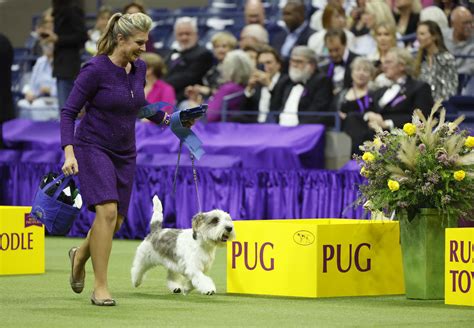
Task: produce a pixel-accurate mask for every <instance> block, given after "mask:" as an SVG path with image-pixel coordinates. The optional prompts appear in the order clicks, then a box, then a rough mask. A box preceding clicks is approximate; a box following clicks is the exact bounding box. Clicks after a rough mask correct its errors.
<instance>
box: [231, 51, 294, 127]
mask: <svg viewBox="0 0 474 328" xmlns="http://www.w3.org/2000/svg"><path fill="white" fill-rule="evenodd" d="M257 60H258V65H259V66H260V67H259V69H257V70H254V72H253V73H252V75H251V76H250V79H249V82H248V84H247V87H246V88H245V100H244V103H243V105H242V109H243V110H245V111H256V112H257V113H258V115H244V116H242V117H241V118H240V120H239V121H240V122H246V123H248V122H250V123H254V122H258V123H265V122H266V121H267V119H268V117H267V116H268V112H269V111H278V110H280V108H278V107H277V106H278V104H277V103H276V102H277V98H278V95H280V94H281V93H282V91H283V88H284V87H285V86H286V84H287V83H288V75H286V74H282V73H280V71H281V64H282V63H281V58H280V56H279V55H278V53H277V52H276V50H275V49H273V48H272V47H270V46H268V47H264V48H262V50H261V51H260V53H259V55H258V58H257ZM234 121H236V119H234Z"/></svg>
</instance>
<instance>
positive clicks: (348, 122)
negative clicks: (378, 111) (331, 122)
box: [336, 57, 375, 153]
mask: <svg viewBox="0 0 474 328" xmlns="http://www.w3.org/2000/svg"><path fill="white" fill-rule="evenodd" d="M374 73H375V67H374V65H373V64H372V62H371V61H370V60H368V59H366V58H363V57H357V58H356V59H354V61H353V62H352V63H351V75H352V87H351V88H349V89H344V90H342V91H341V93H339V95H338V99H337V100H336V106H337V110H338V112H339V117H340V118H341V120H342V130H343V131H344V132H346V133H347V134H348V135H349V136H350V137H351V140H352V153H359V145H361V144H362V143H363V142H364V141H365V140H368V139H371V138H372V136H373V132H372V131H371V130H369V129H368V128H367V123H365V121H364V120H363V119H362V118H363V116H364V114H365V113H366V112H369V111H373V110H374V104H373V99H372V94H371V93H369V82H370V80H371V79H372V77H373V76H374Z"/></svg>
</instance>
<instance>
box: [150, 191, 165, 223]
mask: <svg viewBox="0 0 474 328" xmlns="http://www.w3.org/2000/svg"><path fill="white" fill-rule="evenodd" d="M162 223H163V206H162V205H161V201H160V199H159V198H158V196H157V195H155V196H153V215H152V216H151V221H150V232H154V231H156V230H159V229H161V224H162Z"/></svg>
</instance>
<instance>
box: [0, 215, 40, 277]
mask: <svg viewBox="0 0 474 328" xmlns="http://www.w3.org/2000/svg"><path fill="white" fill-rule="evenodd" d="M30 211H31V207H26V206H0V275H14V274H34V273H44V226H43V224H42V223H41V222H39V221H38V220H36V219H34V218H32V217H30Z"/></svg>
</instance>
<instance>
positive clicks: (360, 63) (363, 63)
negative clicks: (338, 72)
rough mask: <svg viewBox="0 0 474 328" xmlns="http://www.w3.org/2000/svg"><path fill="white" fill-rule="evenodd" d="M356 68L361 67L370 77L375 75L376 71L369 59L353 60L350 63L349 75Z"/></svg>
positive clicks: (359, 58) (357, 58)
mask: <svg viewBox="0 0 474 328" xmlns="http://www.w3.org/2000/svg"><path fill="white" fill-rule="evenodd" d="M356 67H362V68H363V69H364V70H366V71H368V72H369V74H370V76H371V77H373V76H374V75H375V72H376V69H375V66H374V64H373V63H372V61H371V60H370V59H367V58H365V57H356V58H354V60H353V61H352V63H351V73H352V72H353V71H354V70H355V69H356Z"/></svg>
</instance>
